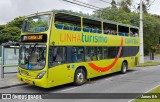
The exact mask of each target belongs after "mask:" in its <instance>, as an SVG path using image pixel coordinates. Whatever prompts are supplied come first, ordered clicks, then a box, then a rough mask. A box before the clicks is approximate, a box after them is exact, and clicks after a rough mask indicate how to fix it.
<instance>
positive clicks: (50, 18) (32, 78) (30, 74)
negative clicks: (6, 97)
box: [17, 11, 140, 88]
mask: <svg viewBox="0 0 160 102" xmlns="http://www.w3.org/2000/svg"><path fill="white" fill-rule="evenodd" d="M139 45H140V39H139V29H138V27H135V26H131V25H125V24H122V23H117V22H112V21H109V20H103V19H98V18H94V17H87V16H84V15H80V14H78V13H73V12H66V11H50V12H42V13H36V14H32V15H30V16H27V17H26V18H25V20H24V22H23V27H22V33H21V41H20V49H19V67H18V74H17V76H18V80H20V81H22V82H25V83H28V84H31V85H35V86H39V87H43V88H50V87H54V86H58V85H62V84H67V83H72V82H73V83H74V84H75V85H82V84H84V83H85V82H86V80H87V79H90V78H94V77H98V76H102V75H106V74H109V73H114V72H118V71H119V72H121V73H126V71H127V70H128V69H129V68H134V67H135V66H136V65H137V64H138V63H139V56H140V54H139Z"/></svg>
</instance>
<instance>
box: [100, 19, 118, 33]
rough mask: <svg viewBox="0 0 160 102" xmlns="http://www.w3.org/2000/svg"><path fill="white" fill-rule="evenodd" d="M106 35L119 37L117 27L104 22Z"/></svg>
mask: <svg viewBox="0 0 160 102" xmlns="http://www.w3.org/2000/svg"><path fill="white" fill-rule="evenodd" d="M103 30H104V34H110V35H117V25H116V24H111V23H106V22H103Z"/></svg>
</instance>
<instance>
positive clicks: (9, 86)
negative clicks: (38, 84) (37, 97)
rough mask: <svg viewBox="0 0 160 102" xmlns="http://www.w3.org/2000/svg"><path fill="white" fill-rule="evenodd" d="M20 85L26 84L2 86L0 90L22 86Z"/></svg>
mask: <svg viewBox="0 0 160 102" xmlns="http://www.w3.org/2000/svg"><path fill="white" fill-rule="evenodd" d="M22 85H27V84H26V83H20V84H14V85H8V86H2V87H0V89H7V88H11V87H16V86H22Z"/></svg>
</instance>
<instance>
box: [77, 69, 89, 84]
mask: <svg viewBox="0 0 160 102" xmlns="http://www.w3.org/2000/svg"><path fill="white" fill-rule="evenodd" d="M86 80H87V70H86V68H85V67H84V66H79V67H78V68H77V69H76V70H75V73H74V84H75V85H76V86H80V85H82V84H84V83H85V82H86Z"/></svg>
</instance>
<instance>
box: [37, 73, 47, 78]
mask: <svg viewBox="0 0 160 102" xmlns="http://www.w3.org/2000/svg"><path fill="white" fill-rule="evenodd" d="M45 73H46V71H43V72H40V73H39V74H38V75H37V77H36V79H41V78H42V77H43V76H44V74H45Z"/></svg>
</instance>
